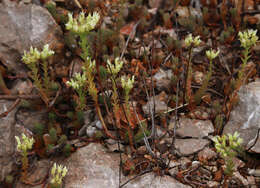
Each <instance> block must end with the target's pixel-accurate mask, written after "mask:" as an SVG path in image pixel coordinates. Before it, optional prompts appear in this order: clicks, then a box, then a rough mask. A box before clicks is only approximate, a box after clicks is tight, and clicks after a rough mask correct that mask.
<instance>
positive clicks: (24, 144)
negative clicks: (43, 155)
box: [15, 134, 34, 178]
mask: <svg viewBox="0 0 260 188" xmlns="http://www.w3.org/2000/svg"><path fill="white" fill-rule="evenodd" d="M15 139H16V142H17V150H18V151H20V152H21V154H22V170H23V173H22V178H25V176H26V174H27V168H28V157H27V155H28V150H30V149H32V146H33V143H34V139H33V138H29V137H27V136H26V135H25V134H22V139H21V140H20V138H19V137H18V136H15Z"/></svg>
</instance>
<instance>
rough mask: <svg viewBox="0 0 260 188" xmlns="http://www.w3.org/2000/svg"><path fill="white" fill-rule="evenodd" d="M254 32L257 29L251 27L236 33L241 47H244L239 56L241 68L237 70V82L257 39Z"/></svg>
mask: <svg viewBox="0 0 260 188" xmlns="http://www.w3.org/2000/svg"><path fill="white" fill-rule="evenodd" d="M256 33H257V30H253V29H248V30H247V31H243V32H241V31H240V32H239V33H238V36H239V40H240V43H241V47H242V48H244V50H243V52H242V55H243V57H241V60H242V68H241V70H240V71H239V72H238V81H239V82H240V81H242V79H243V76H244V69H245V66H246V64H247V62H248V60H249V58H250V57H251V56H250V50H251V48H252V47H253V46H254V45H255V44H256V42H257V41H258V36H256Z"/></svg>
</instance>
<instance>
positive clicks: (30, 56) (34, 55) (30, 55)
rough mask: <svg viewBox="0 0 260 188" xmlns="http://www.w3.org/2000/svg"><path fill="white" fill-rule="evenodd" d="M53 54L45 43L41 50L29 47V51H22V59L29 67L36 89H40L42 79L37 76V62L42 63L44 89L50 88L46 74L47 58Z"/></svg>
mask: <svg viewBox="0 0 260 188" xmlns="http://www.w3.org/2000/svg"><path fill="white" fill-rule="evenodd" d="M53 54H54V51H52V50H50V49H49V45H48V44H46V45H44V47H43V50H42V51H41V52H40V51H38V49H37V48H33V47H31V48H30V51H28V52H26V51H24V55H23V57H22V61H23V62H24V63H25V64H26V65H27V66H28V67H29V69H31V77H32V79H33V81H34V84H35V86H36V87H37V89H39V90H42V88H43V86H42V81H41V79H40V78H39V70H40V67H39V62H41V64H42V69H43V84H44V87H45V89H47V90H48V89H49V88H50V78H49V75H48V61H47V59H48V58H49V57H50V56H52V55H53Z"/></svg>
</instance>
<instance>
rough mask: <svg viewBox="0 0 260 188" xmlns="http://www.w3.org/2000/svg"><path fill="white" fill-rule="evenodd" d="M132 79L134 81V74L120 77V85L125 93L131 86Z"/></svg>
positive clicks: (132, 84)
mask: <svg viewBox="0 0 260 188" xmlns="http://www.w3.org/2000/svg"><path fill="white" fill-rule="evenodd" d="M134 81H135V76H132V78H126V76H122V77H121V83H122V87H123V88H124V90H125V91H126V93H127V94H128V93H129V92H130V90H131V89H132V88H133V86H134Z"/></svg>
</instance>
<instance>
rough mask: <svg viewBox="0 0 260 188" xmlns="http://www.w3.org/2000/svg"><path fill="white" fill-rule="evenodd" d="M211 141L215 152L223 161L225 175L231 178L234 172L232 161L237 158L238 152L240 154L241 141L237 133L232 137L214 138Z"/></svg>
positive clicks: (229, 135)
mask: <svg viewBox="0 0 260 188" xmlns="http://www.w3.org/2000/svg"><path fill="white" fill-rule="evenodd" d="M213 141H214V143H215V148H216V150H217V152H218V153H219V154H220V156H221V157H222V158H223V159H224V160H225V164H226V168H225V171H224V172H225V174H226V175H229V176H231V175H232V174H233V172H234V163H233V159H234V157H236V156H237V154H238V152H241V144H242V143H243V139H242V138H239V133H238V132H235V133H234V134H233V135H231V134H228V135H227V136H226V135H223V136H222V137H220V136H215V137H214V138H213Z"/></svg>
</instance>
